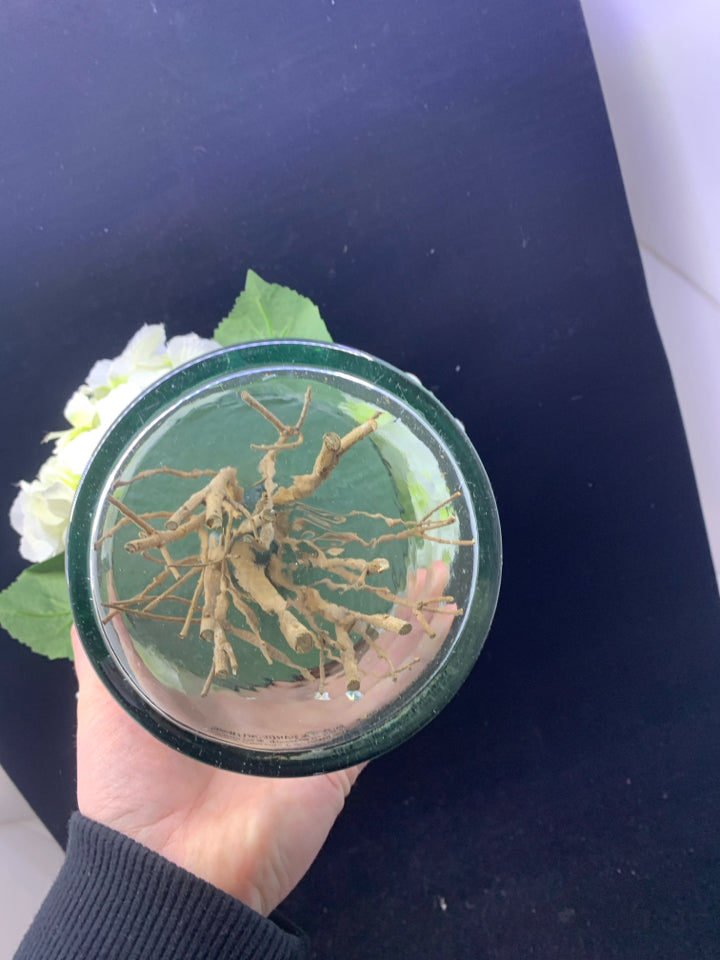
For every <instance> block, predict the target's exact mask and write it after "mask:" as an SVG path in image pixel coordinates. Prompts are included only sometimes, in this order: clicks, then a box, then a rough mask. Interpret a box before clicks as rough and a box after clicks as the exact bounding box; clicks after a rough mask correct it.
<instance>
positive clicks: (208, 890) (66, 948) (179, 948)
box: [15, 813, 306, 960]
mask: <svg viewBox="0 0 720 960" xmlns="http://www.w3.org/2000/svg"><path fill="white" fill-rule="evenodd" d="M304 957H306V949H305V944H304V942H303V940H302V939H301V938H299V937H298V936H296V935H294V934H292V933H289V932H286V931H284V930H281V929H280V927H279V926H278V925H277V924H275V923H274V922H272V921H271V920H268V919H266V918H265V917H262V916H260V914H258V913H256V912H255V911H254V910H251V909H250V908H249V907H247V906H245V904H243V903H241V902H240V901H239V900H235V899H234V898H233V897H231V896H229V895H228V894H226V893H224V892H223V891H221V890H218V889H216V888H215V887H213V886H211V885H210V884H208V883H205V881H203V880H200V879H198V877H195V876H193V875H192V874H190V873H188V872H187V871H185V870H182V869H180V868H179V867H176V866H174V865H173V864H171V863H170V862H169V861H167V860H165V859H164V858H163V857H161V856H159V855H158V854H156V853H153V851H151V850H148V849H147V848H146V847H143V846H141V845H140V844H138V843H135V842H134V841H133V840H130V839H129V838H128V837H125V836H123V835H122V834H120V833H116V832H115V831H114V830H110V829H109V828H108V827H104V826H102V825H101V824H99V823H95V822H94V821H92V820H88V819H87V818H86V817H83V816H81V815H80V814H77V813H76V814H74V815H73V817H72V819H71V820H70V834H69V840H68V848H67V855H66V858H65V863H64V864H63V866H62V868H61V870H60V873H59V874H58V877H57V880H56V881H55V883H54V885H53V886H52V888H51V889H50V892H49V893H48V895H47V897H46V899H45V901H44V903H43V904H42V906H41V908H40V910H39V912H38V914H37V916H36V917H35V920H34V921H33V923H32V926H31V927H30V929H29V930H28V932H27V934H26V935H25V939H24V940H23V942H22V943H21V945H20V947H19V948H18V951H17V953H16V954H15V960H95V958H98V960H100V958H102V960H120V958H122V960H150V958H152V960H196V958H197V960H301V958H304Z"/></svg>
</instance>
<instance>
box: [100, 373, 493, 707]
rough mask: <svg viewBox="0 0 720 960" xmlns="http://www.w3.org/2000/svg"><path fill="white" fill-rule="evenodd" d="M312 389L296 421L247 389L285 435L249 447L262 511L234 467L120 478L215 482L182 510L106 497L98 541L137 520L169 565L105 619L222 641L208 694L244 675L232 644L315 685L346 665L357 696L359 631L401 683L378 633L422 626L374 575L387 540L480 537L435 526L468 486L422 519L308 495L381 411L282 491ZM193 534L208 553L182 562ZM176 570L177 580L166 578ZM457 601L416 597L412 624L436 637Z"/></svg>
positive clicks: (444, 524)
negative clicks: (369, 598) (112, 513)
mask: <svg viewBox="0 0 720 960" xmlns="http://www.w3.org/2000/svg"><path fill="white" fill-rule="evenodd" d="M311 396H312V394H311V390H310V388H309V387H308V390H307V392H306V394H305V397H304V400H303V405H302V409H301V411H300V415H299V417H298V419H297V421H296V422H295V423H294V424H285V423H283V422H282V421H281V420H280V419H279V418H278V417H277V416H276V415H275V414H274V413H273V412H272V411H271V410H269V409H268V408H267V407H266V406H265V405H264V404H262V403H261V402H260V401H259V400H257V399H256V398H254V397H253V396H251V395H250V394H249V393H247V392H244V393H243V394H242V397H243V399H244V400H245V402H246V403H247V404H248V405H249V406H250V407H252V408H253V409H254V410H255V411H256V412H257V413H258V414H260V415H261V416H262V417H263V418H264V419H265V420H266V421H267V422H268V423H270V424H272V426H273V427H274V428H275V430H276V432H277V439H276V440H275V442H274V443H269V444H251V445H250V446H251V449H253V450H257V451H259V452H261V453H262V456H261V457H260V460H259V463H258V471H259V474H260V483H261V485H262V487H261V489H262V492H261V495H260V497H259V498H257V499H256V502H255V503H254V506H253V507H251V506H250V505H249V504H248V502H246V497H245V491H244V489H243V487H242V486H241V485H240V483H239V482H238V477H237V469H236V468H235V467H231V466H226V467H223V468H222V469H220V470H217V471H211V470H203V469H199V468H197V469H194V470H190V471H188V470H176V469H174V468H172V467H167V466H161V467H157V468H153V469H150V470H144V471H142V472H141V473H139V474H137V475H136V476H135V477H132V478H131V479H129V480H121V481H118V482H117V483H116V484H115V487H114V489H118V488H120V487H122V486H127V485H128V484H130V483H135V482H137V481H141V480H143V479H146V478H148V477H151V476H157V475H159V474H168V475H172V476H178V477H183V478H191V479H195V478H197V479H199V478H201V477H209V479H208V480H207V482H206V483H205V485H204V486H203V487H202V488H200V489H199V490H197V491H195V492H194V493H193V494H192V495H191V496H190V497H188V498H187V500H186V501H185V502H184V503H182V504H180V505H179V506H177V507H175V509H169V510H162V511H155V512H152V513H151V512H148V513H140V514H138V513H135V512H134V511H133V510H131V509H130V508H129V507H128V506H127V505H126V504H125V503H124V502H123V501H122V500H121V499H119V498H118V497H116V496H115V494H114V493H113V494H111V495H109V497H108V501H109V503H110V504H111V505H113V506H114V507H115V508H116V509H117V510H118V511H119V512H120V514H121V517H120V519H119V520H118V521H117V523H115V525H114V526H113V527H111V528H110V529H109V530H108V531H107V532H106V534H105V535H104V536H103V538H101V540H99V541H98V543H97V544H96V546H99V545H100V544H101V543H102V542H103V541H105V540H107V539H108V538H109V537H111V536H115V535H116V534H117V533H118V532H119V531H120V530H121V529H123V528H125V527H126V526H127V525H128V524H132V525H134V526H135V527H136V528H137V530H138V536H137V537H135V538H132V539H130V540H128V541H127V542H126V543H125V549H126V550H127V552H128V553H131V554H140V555H142V556H143V557H146V558H147V559H150V560H153V561H154V562H159V563H161V565H162V569H161V571H160V572H159V573H158V574H157V576H155V577H153V578H152V579H151V581H150V582H149V583H148V584H147V585H146V586H145V587H144V588H143V589H142V590H141V591H139V592H138V593H137V594H136V595H135V596H133V597H129V598H127V599H118V600H116V601H113V602H112V603H110V602H108V603H107V604H106V606H107V607H108V610H109V612H108V615H107V618H106V619H110V618H112V617H114V616H117V615H118V614H124V615H133V616H135V617H140V618H142V617H146V618H148V619H160V620H165V621H167V622H168V623H177V624H179V625H180V627H179V635H180V636H181V637H183V638H187V637H188V636H190V635H191V632H192V631H193V630H197V635H198V637H199V639H201V640H202V641H203V642H205V643H208V644H210V645H212V661H211V665H210V668H209V671H208V674H207V677H206V680H205V683H204V686H203V689H202V694H201V695H202V696H206V695H207V694H208V693H209V691H210V689H211V688H212V686H213V683H214V682H215V680H216V679H221V678H223V677H227V676H230V675H234V674H236V673H237V671H238V670H239V665H238V659H237V655H236V652H235V648H234V645H233V640H234V641H235V643H238V642H240V643H246V644H248V645H250V646H252V647H255V648H256V649H258V650H259V651H260V653H261V654H262V656H263V657H264V658H265V660H266V662H267V663H268V664H272V663H274V662H277V663H282V664H283V665H285V666H289V667H292V668H294V669H295V670H297V671H298V672H299V674H300V675H301V676H303V677H304V678H305V679H308V680H309V679H311V678H312V677H313V675H314V676H316V677H317V678H318V682H319V692H320V693H321V694H322V692H323V691H324V687H325V681H326V675H327V670H328V669H331V668H332V669H338V665H339V668H340V669H342V670H343V672H344V674H345V681H346V686H347V690H348V692H349V693H350V694H354V695H359V694H358V691H360V688H361V684H362V672H361V670H360V665H359V662H358V649H359V647H358V638H361V643H360V646H362V645H363V643H364V645H365V648H367V647H368V646H369V647H371V648H372V649H373V650H375V652H376V654H377V655H378V657H379V658H380V659H382V660H383V661H384V662H385V663H386V664H387V666H388V676H391V677H393V679H396V678H397V675H398V673H399V670H398V669H397V668H396V667H395V666H394V664H393V662H392V658H391V656H390V655H389V653H388V652H387V651H386V650H385V649H384V647H383V646H382V645H381V643H380V641H379V637H380V633H381V632H384V633H386V634H388V635H393V634H400V635H406V634H409V633H410V631H411V630H412V629H413V622H412V621H411V620H409V619H404V618H401V617H398V616H397V615H395V614H394V613H393V612H392V610H393V609H396V608H399V607H401V606H403V607H405V608H407V600H406V599H404V598H402V597H399V596H397V595H396V594H395V593H394V592H393V591H392V590H390V589H389V588H388V587H387V586H386V585H385V584H384V583H383V582H382V581H381V580H380V581H379V582H373V581H374V580H377V579H378V578H381V577H382V575H383V574H385V573H386V572H387V571H388V570H389V567H390V564H389V561H388V559H387V558H386V557H383V556H382V555H380V554H378V552H377V550H378V547H379V546H380V545H381V544H383V543H388V542H390V541H401V540H406V539H409V538H418V539H425V540H430V541H433V542H438V543H446V544H452V545H455V546H463V545H467V544H471V543H473V542H474V541H472V540H470V541H468V540H457V539H453V538H452V537H450V536H448V537H447V538H444V537H439V536H438V535H437V533H436V531H438V530H441V529H447V528H449V527H451V526H452V525H453V524H454V523H455V522H456V521H455V516H454V515H453V514H452V513H450V514H448V515H445V516H438V513H439V512H440V511H441V510H442V509H444V510H445V512H446V513H447V511H449V510H450V505H451V502H452V501H453V500H454V499H455V497H457V496H459V494H458V493H456V494H453V495H452V496H451V497H449V498H448V499H446V500H445V501H443V502H442V503H440V504H438V505H437V506H436V507H434V508H433V509H432V510H430V511H428V513H426V514H425V516H423V517H421V518H420V519H416V520H412V521H406V520H403V519H402V518H399V517H387V516H384V515H383V514H379V513H377V514H373V513H367V512H364V511H359V510H349V511H348V512H347V514H345V515H338V514H329V513H327V512H326V511H324V510H321V509H318V508H317V507H315V506H313V505H311V504H309V503H307V502H306V501H307V499H308V498H309V497H311V496H312V494H314V493H315V492H316V491H317V489H318V488H319V487H320V486H321V485H322V484H323V483H326V482H327V481H328V479H329V478H330V477H331V475H332V473H333V471H334V470H335V469H336V467H337V465H338V463H339V462H340V460H341V458H342V457H343V456H345V454H346V453H347V452H348V451H349V450H351V449H352V448H353V447H354V446H355V445H356V444H358V443H360V442H362V441H363V440H364V439H365V438H367V437H368V436H370V435H371V434H372V433H373V432H374V431H376V430H377V429H378V418H379V416H380V412H377V413H375V414H373V416H371V417H369V418H368V419H367V420H365V421H364V422H363V423H360V424H358V425H357V426H355V427H353V428H352V429H351V430H350V431H348V432H347V433H346V434H345V435H344V436H340V434H338V433H326V434H325V435H324V437H323V439H322V443H321V446H320V450H319V451H318V454H317V456H316V458H315V462H314V465H313V468H312V471H311V472H310V473H306V474H297V475H295V476H293V477H292V482H291V483H290V484H289V485H287V486H279V485H278V483H277V482H276V470H277V459H278V457H279V456H281V455H283V456H284V455H286V454H287V451H288V450H291V449H292V448H294V447H297V446H299V445H300V444H302V443H303V436H302V428H303V425H304V423H305V420H306V418H307V416H308V413H309V410H310V406H311ZM251 502H252V501H251ZM356 516H362V517H365V518H367V519H369V520H372V521H373V522H374V521H377V522H378V523H381V524H384V526H385V530H386V532H384V533H380V534H379V535H378V536H376V537H374V538H372V539H369V540H365V539H363V538H361V537H360V536H359V535H358V534H357V533H356V532H355V531H354V530H352V529H347V527H346V526H345V525H346V524H347V523H348V519H349V518H352V517H356ZM153 520H162V521H163V526H162V527H157V526H155V525H153V523H152V522H151V521H153ZM187 538H196V539H199V544H200V546H199V550H197V549H196V550H195V552H191V553H189V554H188V555H186V556H185V557H182V558H173V556H172V555H171V554H170V550H169V546H170V545H172V544H175V543H182V542H183V541H185V540H186V539H187ZM358 545H360V547H362V548H365V549H367V551H368V552H369V554H370V555H369V556H368V557H367V558H362V557H358V556H357V555H356V554H357V551H358ZM348 547H351V548H352V553H351V555H345V551H346V550H347V549H348ZM156 554H159V557H157V556H156ZM299 569H307V570H311V571H313V572H314V574H313V575H315V577H316V578H315V580H314V581H313V582H312V583H310V584H308V583H305V582H299V581H297V580H296V577H295V573H294V572H295V571H297V570H299ZM170 575H171V577H172V580H171V582H170V584H169V585H168V584H167V578H168V576H170ZM186 584H192V585H193V589H192V596H191V597H190V599H188V596H187V595H186V594H185V593H181V592H180V591H181V588H183V587H184V586H185V585H186ZM328 591H331V593H335V595H336V596H337V597H338V599H339V598H340V597H342V596H343V595H344V594H345V595H347V594H348V591H356V592H359V593H361V594H362V593H368V594H372V595H373V596H374V597H375V598H377V599H378V600H380V601H382V602H383V603H386V604H387V610H386V611H385V612H380V613H368V612H363V611H361V610H355V609H353V607H352V604H350V605H346V604H344V603H342V602H335V601H334V600H332V599H330V598H329V597H328V596H327V595H326V594H327V592H328ZM376 602H377V601H376ZM172 604H175V607H173V606H172ZM177 604H181V605H182V606H183V607H184V608H186V609H184V612H183V615H182V616H179V615H177V613H176V612H173V611H176V610H177ZM453 605H454V598H453V597H451V596H438V597H432V598H426V599H425V600H419V601H416V602H415V603H414V604H412V605H411V610H412V615H413V619H414V621H415V622H416V623H417V624H418V625H419V626H420V627H421V629H422V630H423V631H424V632H425V633H426V634H428V635H429V636H433V631H432V626H431V623H430V620H429V619H428V617H427V616H426V614H432V613H448V614H449V615H451V616H459V615H460V614H461V613H462V611H460V610H456V609H454V608H453ZM261 614H263V615H266V616H270V617H271V618H272V619H273V620H274V621H275V623H276V625H277V628H278V631H279V633H280V635H281V636H282V638H283V639H284V641H285V643H286V644H287V651H284V650H282V649H280V648H279V647H278V646H274V645H272V644H270V643H269V642H267V640H266V639H265V638H264V637H263V636H262V631H261V627H260V620H259V616H260V615H261ZM238 621H239V623H238ZM353 638H355V639H353ZM313 652H314V654H315V656H316V657H317V660H316V663H317V666H316V667H315V668H314V669H313V670H312V671H311V670H310V668H309V667H308V666H306V665H305V664H303V663H300V662H297V661H296V660H295V659H294V655H300V656H303V657H305V656H308V655H312V654H313ZM414 662H415V661H411V662H410V663H406V664H405V665H404V666H403V667H402V669H409V668H410V667H411V666H412V663H414Z"/></svg>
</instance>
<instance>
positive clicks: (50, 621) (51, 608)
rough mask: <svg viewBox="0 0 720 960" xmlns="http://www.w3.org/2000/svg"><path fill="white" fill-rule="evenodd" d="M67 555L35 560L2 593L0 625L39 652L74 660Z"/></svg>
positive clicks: (52, 656) (50, 656) (0, 595)
mask: <svg viewBox="0 0 720 960" xmlns="http://www.w3.org/2000/svg"><path fill="white" fill-rule="evenodd" d="M72 622H73V618H72V612H71V610H70V597H69V594H68V588H67V583H66V580H65V556H64V554H60V556H58V557H52V559H50V560H45V562H44V563H35V564H33V565H32V566H31V567H28V568H27V569H26V570H23V572H22V573H21V574H20V576H19V577H18V578H17V580H16V581H15V582H14V583H11V584H10V586H9V587H8V588H7V589H6V590H3V591H2V592H1V593H0V625H2V626H3V627H4V628H5V630H7V632H8V633H9V634H10V635H11V636H13V637H15V639H16V640H20V642H21V643H25V644H27V646H28V647H31V648H32V649H33V650H34V651H35V652H36V653H41V654H43V656H46V657H49V658H50V659H51V660H55V659H57V658H58V657H68V658H70V659H71V660H72V646H71V644H70V627H71V626H72Z"/></svg>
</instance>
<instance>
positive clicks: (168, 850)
mask: <svg viewBox="0 0 720 960" xmlns="http://www.w3.org/2000/svg"><path fill="white" fill-rule="evenodd" d="M73 643H74V647H75V655H76V666H77V672H78V679H79V684H80V695H79V700H78V804H79V807H80V810H81V812H82V813H84V814H85V815H86V816H88V817H91V818H93V819H95V820H98V821H100V822H101V823H104V824H106V825H107V826H110V827H112V828H114V829H116V830H119V831H120V832H122V833H125V834H127V835H128V836H130V837H132V838H133V839H135V840H137V841H139V842H140V843H142V844H144V845H145V846H147V847H150V848H151V849H152V850H155V851H157V852H158V853H160V854H162V855H163V856H165V857H166V858H167V859H168V860H171V861H172V862H174V863H176V864H178V865H179V866H181V867H184V868H186V869H188V870H190V871H191V872H192V873H195V874H196V875H198V876H200V877H202V878H203V879H205V880H208V881H209V882H210V883H213V884H214V885H215V886H217V887H219V888H221V889H223V890H225V891H226V892H228V893H230V894H231V895H232V896H234V897H237V898H238V899H240V900H242V901H243V902H245V903H247V904H248V905H249V906H251V907H253V908H255V909H256V910H259V911H260V912H262V913H266V914H267V913H269V912H270V911H271V910H273V909H274V907H275V906H277V904H278V903H279V902H280V901H281V900H283V899H284V897H285V896H286V895H287V894H288V893H289V892H290V891H291V890H292V888H293V887H294V886H295V884H296V883H297V882H298V881H299V880H300V878H301V877H302V876H303V874H304V873H305V871H306V870H307V869H308V867H309V866H310V864H311V863H312V861H313V860H314V859H315V856H316V855H317V853H318V851H319V850H320V848H321V846H322V844H323V843H324V841H325V838H326V837H327V835H328V832H329V831H330V828H331V827H332V825H333V822H334V821H335V818H336V817H337V815H338V814H339V812H340V811H341V809H342V807H343V803H344V801H345V797H346V796H347V794H348V792H349V790H350V788H351V786H352V784H353V783H354V781H355V779H356V777H357V775H358V773H359V769H360V768H358V767H354V768H352V769H350V770H344V771H339V772H337V773H332V774H325V775H323V776H318V777H302V778H296V779H292V780H283V779H269V778H262V777H248V776H243V775H240V774H236V773H230V772H228V771H224V770H217V769H215V768H213V767H210V766H206V765H204V764H201V763H198V762H197V761H195V760H191V759H190V758H188V757H185V756H183V755H181V754H179V753H176V752H174V751H173V750H171V749H170V748H169V747H167V746H165V745H164V744H162V743H160V742H159V741H158V740H155V738H154V737H152V736H151V735H150V734H149V733H147V732H146V731H145V730H143V729H142V728H141V727H140V726H138V724H137V723H135V721H134V720H132V719H131V718H130V717H129V716H128V715H127V714H126V713H125V712H124V711H123V710H122V709H121V708H120V706H119V705H118V704H116V703H115V701H114V700H113V699H112V697H111V696H110V694H109V693H108V692H107V691H106V690H105V688H104V686H103V685H102V683H101V682H100V680H99V679H98V678H97V677H96V675H95V673H94V671H93V670H92V668H91V666H90V664H89V663H88V661H87V658H86V656H85V654H84V652H83V650H82V648H81V646H80V644H79V642H78V641H77V636H76V635H74V636H73Z"/></svg>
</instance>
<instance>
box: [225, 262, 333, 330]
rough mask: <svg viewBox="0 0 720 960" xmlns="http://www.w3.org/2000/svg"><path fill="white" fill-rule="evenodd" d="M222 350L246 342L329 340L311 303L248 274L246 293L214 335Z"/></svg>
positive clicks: (289, 290)
mask: <svg viewBox="0 0 720 960" xmlns="http://www.w3.org/2000/svg"><path fill="white" fill-rule="evenodd" d="M213 337H214V338H215V340H217V342H218V343H220V344H222V346H223V347H229V346H231V345H232V344H235V343H246V342H247V341H249V340H286V339H289V338H293V337H297V338H298V339H299V340H328V341H332V337H331V336H330V334H329V333H328V329H327V327H326V326H325V323H324V321H323V319H322V317H321V316H320V311H319V310H318V308H317V307H316V306H315V304H314V303H313V302H312V300H308V298H307V297H304V296H303V295H302V294H300V293H296V292H295V291H294V290H291V289H290V288H289V287H282V286H280V284H279V283H267V282H266V281H265V280H263V279H262V277H259V276H258V275H257V274H256V273H255V272H254V271H253V270H248V272H247V277H246V279H245V289H244V290H243V292H242V293H241V294H240V296H239V297H238V298H237V300H236V301H235V306H234V307H233V308H232V310H231V311H230V313H229V314H228V316H227V317H225V319H224V320H223V321H221V323H220V324H219V325H218V327H217V329H216V330H215V333H214V334H213Z"/></svg>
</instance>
